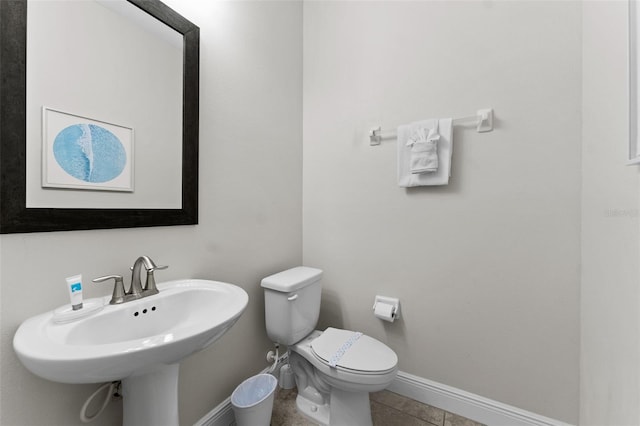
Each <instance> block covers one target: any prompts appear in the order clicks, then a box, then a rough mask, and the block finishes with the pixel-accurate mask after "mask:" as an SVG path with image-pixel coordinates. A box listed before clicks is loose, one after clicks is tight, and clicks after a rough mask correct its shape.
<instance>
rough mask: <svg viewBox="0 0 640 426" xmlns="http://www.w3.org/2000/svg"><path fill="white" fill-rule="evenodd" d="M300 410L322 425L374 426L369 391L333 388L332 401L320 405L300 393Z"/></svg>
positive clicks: (297, 399) (298, 404) (298, 401)
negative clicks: (349, 390)
mask: <svg viewBox="0 0 640 426" xmlns="http://www.w3.org/2000/svg"><path fill="white" fill-rule="evenodd" d="M296 406H297V407H298V411H299V412H300V414H302V415H303V416H304V417H306V418H308V419H309V420H311V421H313V422H316V423H318V424H320V425H322V426H372V425H373V422H372V420H371V405H370V403H369V393H368V392H348V391H343V390H341V389H337V388H332V389H331V396H330V403H329V404H324V405H320V404H317V403H316V402H314V401H311V400H309V399H307V398H305V397H304V396H303V395H301V394H298V397H297V398H296Z"/></svg>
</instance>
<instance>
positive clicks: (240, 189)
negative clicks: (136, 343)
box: [0, 0, 302, 426]
mask: <svg viewBox="0 0 640 426" xmlns="http://www.w3.org/2000/svg"><path fill="white" fill-rule="evenodd" d="M166 3H168V4H169V5H170V6H171V7H173V8H174V9H175V10H177V11H178V12H180V13H181V14H183V15H184V16H186V17H187V18H188V19H190V20H191V21H192V22H194V23H195V24H196V25H198V26H200V28H201V64H200V67H201V68H200V70H201V73H200V75H201V85H200V87H201V94H200V123H201V124H200V224H199V225H198V226H193V227H166V228H149V229H131V230H111V231H82V232H56V233H41V234H23V235H3V236H2V237H0V245H1V246H0V290H1V294H0V303H1V305H0V312H1V316H0V318H1V338H2V340H1V346H0V351H1V352H0V369H1V371H0V374H1V375H0V383H1V387H0V392H1V395H0V403H1V409H0V424H2V425H3V426H4V425H6V426H14V425H25V426H26V425H29V426H35V425H72V424H80V421H79V418H78V412H79V410H80V407H81V406H82V404H83V403H84V401H85V399H86V398H87V397H88V396H89V395H90V394H91V393H92V392H93V390H94V389H95V388H96V386H94V385H87V386H84V385H82V386H81V385H61V384H57V383H52V382H48V381H46V380H42V379H39V378H37V377H35V376H33V375H32V374H31V373H29V372H28V371H27V370H25V369H24V367H22V365H21V364H20V363H19V361H18V360H17V358H16V356H15V355H14V353H13V349H12V345H11V340H12V338H13V334H14V333H15V330H16V329H17V327H18V325H19V324H20V323H21V322H22V321H23V320H25V319H26V318H28V317H30V316H33V315H36V314H38V313H41V312H44V311H47V310H51V309H53V308H55V307H57V306H60V305H63V304H65V303H68V297H67V295H66V290H65V289H64V286H63V283H64V277H66V276H70V275H73V274H75V273H82V274H83V276H84V277H85V288H86V293H87V295H86V296H87V297H97V296H101V295H106V294H109V293H110V289H109V288H108V287H109V286H102V285H94V284H91V283H89V279H90V278H92V277H96V276H99V275H103V274H106V273H119V274H122V275H127V274H128V267H129V266H130V265H131V263H132V262H133V261H134V260H135V258H136V257H137V256H139V255H141V254H147V255H149V256H151V257H152V258H153V259H154V260H157V261H158V262H160V263H166V264H169V265H170V268H169V269H168V270H166V271H162V272H161V273H159V274H158V278H159V280H166V279H174V278H186V277H195V278H208V279H216V280H221V281H227V282H231V283H235V284H238V285H240V286H241V287H243V288H244V289H245V290H246V291H247V292H248V293H249V305H248V307H247V310H246V311H245V313H244V315H243V316H242V317H241V318H240V320H239V321H238V322H237V323H236V325H235V326H234V327H233V328H232V329H231V330H230V331H229V332H228V333H227V334H226V335H225V336H224V337H223V338H222V339H221V340H219V341H218V342H216V343H215V344H214V345H213V346H212V347H210V348H209V349H207V350H204V351H202V352H200V353H198V354H196V355H194V356H191V357H189V358H188V359H187V360H185V362H184V363H183V364H182V367H181V370H180V374H181V378H180V410H181V413H180V423H181V424H184V425H188V424H193V423H194V422H195V421H197V420H198V419H200V418H201V417H202V416H203V415H204V414H206V413H207V412H208V411H209V410H211V409H212V408H213V407H215V406H216V405H217V404H218V403H219V402H220V401H222V400H223V399H224V398H226V397H227V396H229V395H230V393H231V392H232V391H233V388H234V387H235V386H236V385H237V384H238V383H239V382H240V381H241V380H243V379H244V378H246V377H247V376H249V375H251V374H253V373H254V372H256V371H258V370H260V369H261V368H263V367H264V366H265V365H266V364H265V361H264V355H265V353H266V351H267V350H268V349H270V342H269V341H268V340H267V337H266V334H265V332H264V308H263V299H262V292H261V291H260V288H259V282H260V279H261V278H262V277H264V276H267V275H269V274H272V273H274V272H277V271H279V270H282V269H285V268H288V267H292V266H296V265H298V264H300V263H301V253H302V246H301V245H302V235H301V218H302V214H301V205H302V201H301V197H302V192H301V189H302V187H301V173H302V171H301V167H302V162H301V155H302V154H301V149H302V147H301V144H300V139H301V111H302V105H301V102H302V98H301V84H302V75H301V67H300V63H301V61H302V57H301V55H302V50H301V40H302V34H301V30H302V28H301V21H302V16H301V14H302V5H301V3H299V2H250V1H248V2H224V1H220V2H218V1H216V2H199V1H197V0H193V1H185V0H171V1H166ZM229 360H233V362H229ZM120 416H121V405H120V404H112V405H111V406H110V407H109V409H108V410H107V412H105V413H104V414H103V415H102V417H101V418H100V419H99V420H97V421H96V422H95V424H97V425H100V424H102V425H113V424H117V423H118V422H119V421H120Z"/></svg>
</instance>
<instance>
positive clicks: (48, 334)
mask: <svg viewBox="0 0 640 426" xmlns="http://www.w3.org/2000/svg"><path fill="white" fill-rule="evenodd" d="M158 289H159V290H160V293H158V294H156V295H153V296H149V297H145V298H142V299H138V300H135V301H131V302H127V303H123V304H120V305H109V300H110V296H106V297H104V298H102V303H104V305H105V306H104V308H103V309H102V310H100V311H99V312H97V313H94V314H91V315H88V316H86V317H84V318H81V319H78V320H75V321H72V322H68V323H56V322H54V318H53V317H54V312H53V311H52V312H48V313H45V314H41V315H37V316H35V317H32V318H29V319H27V320H26V321H25V322H23V323H22V325H20V327H19V328H18V331H17V332H16V334H15V336H14V339H13V346H14V349H15V352H16V354H17V355H18V358H19V359H20V361H21V362H22V363H23V364H24V366H25V367H26V368H27V369H28V370H30V371H31V372H32V373H34V374H36V375H38V376H40V377H43V378H45V379H48V380H52V381H56V382H62V383H100V382H109V381H114V380H123V391H124V396H125V424H127V421H126V420H127V413H126V409H127V403H126V399H127V385H128V384H131V386H130V388H135V387H143V388H144V387H145V386H147V385H150V386H154V387H155V386H159V382H158V380H160V381H161V382H162V383H164V382H163V380H164V379H158V377H164V376H167V375H168V376H171V378H170V380H171V381H174V382H175V388H176V390H175V393H176V395H175V396H176V401H175V404H176V408H175V411H176V413H175V417H176V421H177V375H178V368H177V363H179V362H180V361H181V360H182V359H183V358H185V357H187V356H189V355H191V354H193V353H194V352H197V351H199V350H202V349H204V348H206V347H207V346H209V345H211V344H212V343H213V342H215V341H216V340H217V339H218V338H220V336H222V335H223V334H224V333H225V332H226V331H227V330H229V328H231V326H232V325H233V324H234V323H235V322H236V320H237V319H238V318H239V317H240V315H241V314H242V312H243V311H244V309H245V307H246V306H247V302H248V296H247V293H246V292H245V291H244V290H243V289H241V288H240V287H237V286H235V285H232V284H227V283H223V282H218V281H209V280H195V279H188V280H177V281H168V282H164V283H160V284H158ZM172 365H175V366H174V367H175V368H173V370H175V372H173V371H171V372H170V373H167V371H170V370H171V368H169V367H170V366H172ZM145 376H149V377H151V379H149V377H147V378H144V377H145ZM173 376H175V377H173ZM138 377H140V378H141V379H139V380H138V379H136V378H138ZM129 379H130V380H129ZM149 380H151V381H150V382H149ZM134 383H135V386H134V385H133V384H134ZM163 386H169V384H168V383H164V384H163ZM171 386H173V385H171ZM138 392H140V390H136V391H135V392H130V393H138ZM150 403H154V404H153V405H154V406H157V405H158V401H157V400H156V401H150ZM136 405H142V406H144V403H142V402H137V403H136ZM154 410H157V408H154ZM130 414H131V413H130ZM165 416H166V414H164V415H162V416H161V419H162V420H163V423H162V424H166V423H165V422H166V421H167V418H166V417H165ZM129 420H130V421H129V422H128V423H130V424H136V423H137V424H145V423H146V422H147V420H145V419H140V418H137V417H135V416H133V417H132V416H131V415H129ZM149 421H150V422H151V423H149V424H153V421H154V420H153V419H151V420H149ZM176 424H177V423H176Z"/></svg>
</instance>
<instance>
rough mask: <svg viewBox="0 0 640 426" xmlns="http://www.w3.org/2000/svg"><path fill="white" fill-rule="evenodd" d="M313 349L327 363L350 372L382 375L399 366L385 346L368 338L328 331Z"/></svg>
mask: <svg viewBox="0 0 640 426" xmlns="http://www.w3.org/2000/svg"><path fill="white" fill-rule="evenodd" d="M311 349H312V350H313V352H314V353H315V354H316V355H317V356H318V357H319V358H320V359H322V360H323V361H325V362H327V363H329V364H330V363H331V361H332V359H333V361H334V362H335V363H336V365H337V366H338V367H342V368H348V369H349V370H355V371H361V372H369V373H381V372H385V371H388V370H391V369H393V368H395V367H396V365H397V364H398V357H397V355H396V353H395V352H394V351H392V350H391V348H389V347H388V346H387V345H385V344H384V343H382V342H380V341H378V340H376V339H374V338H373V337H369V336H367V335H364V334H360V333H355V332H353V331H350V330H341V329H338V328H332V327H329V328H327V329H326V330H325V331H324V332H323V333H322V335H321V336H320V337H318V338H317V339H314V340H313V342H311Z"/></svg>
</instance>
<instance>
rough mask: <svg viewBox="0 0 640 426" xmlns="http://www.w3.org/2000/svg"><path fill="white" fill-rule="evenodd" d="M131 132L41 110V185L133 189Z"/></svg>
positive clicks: (106, 123) (75, 116) (132, 138)
mask: <svg viewBox="0 0 640 426" xmlns="http://www.w3.org/2000/svg"><path fill="white" fill-rule="evenodd" d="M133 135H134V132H133V129H132V128H130V127H126V126H121V125H118V124H113V123H108V122H106V121H101V120H97V119H94V118H88V117H83V116H80V115H76V114H71V113H68V112H63V111H59V110H55V109H52V108H47V107H43V108H42V186H43V187H44V188H65V189H77V190H92V191H125V192H133V190H134V185H133V183H134V149H133V144H134V136H133Z"/></svg>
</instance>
